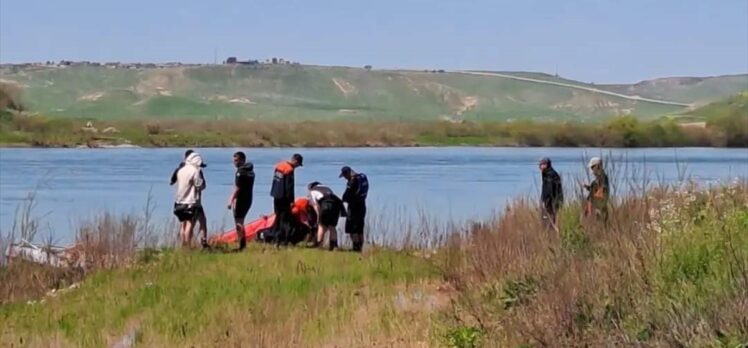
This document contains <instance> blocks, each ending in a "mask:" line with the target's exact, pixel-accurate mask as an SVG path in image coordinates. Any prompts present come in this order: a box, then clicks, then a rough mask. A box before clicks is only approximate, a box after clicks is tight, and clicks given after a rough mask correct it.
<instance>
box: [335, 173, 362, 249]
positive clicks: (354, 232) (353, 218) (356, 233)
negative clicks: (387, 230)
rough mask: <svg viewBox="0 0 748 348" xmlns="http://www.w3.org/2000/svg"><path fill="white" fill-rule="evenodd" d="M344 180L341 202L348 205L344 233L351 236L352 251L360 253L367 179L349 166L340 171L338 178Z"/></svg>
mask: <svg viewBox="0 0 748 348" xmlns="http://www.w3.org/2000/svg"><path fill="white" fill-rule="evenodd" d="M339 177H341V178H344V179H345V180H346V188H345V192H344V193H343V202H345V203H347V204H348V214H347V215H348V217H347V218H346V219H345V233H347V234H349V235H350V236H351V241H352V242H353V251H357V252H361V250H362V249H363V247H364V224H365V222H366V197H367V195H368V194H369V179H368V178H367V177H366V174H364V173H356V172H355V171H353V169H351V167H349V166H345V167H343V168H341V169H340V176H339Z"/></svg>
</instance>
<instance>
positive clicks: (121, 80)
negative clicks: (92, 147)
mask: <svg viewBox="0 0 748 348" xmlns="http://www.w3.org/2000/svg"><path fill="white" fill-rule="evenodd" d="M504 74H516V76H523V77H530V78H533V79H538V80H545V81H550V82H562V83H565V84H569V85H574V86H580V87H582V88H596V89H600V90H603V89H605V90H610V91H611V92H615V93H621V94H626V95H629V94H630V95H638V96H640V97H645V98H653V99H657V98H661V99H663V100H666V101H676V102H681V103H686V104H690V103H705V102H707V101H712V100H716V99H719V98H722V97H726V96H728V95H734V94H737V93H739V92H740V91H742V90H746V89H748V75H739V76H728V77H714V78H707V79H700V81H701V82H698V83H689V84H678V85H677V86H675V87H672V88H671V87H669V86H670V85H667V84H665V85H662V84H654V85H653V86H655V87H656V88H655V87H651V88H650V87H647V88H643V87H642V88H640V87H637V86H638V85H639V84H637V85H631V86H595V85H590V84H585V83H582V82H577V81H570V80H564V79H559V78H556V77H553V76H550V75H545V74H538V73H504ZM0 79H1V80H0V83H5V84H20V85H21V86H22V87H23V89H24V93H23V102H24V105H25V106H26V107H27V108H28V109H29V110H31V111H34V112H39V113H41V114H44V115H48V116H59V117H86V118H96V119H122V118H149V119H153V118H177V117H187V118H196V119H198V118H200V119H258V120H268V119H279V120H306V119H314V120H337V119H346V120H439V119H466V120H512V119H535V120H564V119H581V120H586V119H597V118H602V117H609V116H614V115H621V114H633V115H637V116H639V117H642V118H654V117H658V116H662V115H664V114H670V113H677V112H682V111H684V109H685V107H682V106H677V105H665V104H661V103H657V102H648V101H642V100H635V99H631V98H623V97H620V96H616V95H608V94H603V93H596V92H594V91H589V90H584V89H580V88H572V87H569V86H560V85H552V84H547V83H542V82H533V81H521V80H516V79H510V78H506V77H497V76H477V75H469V74H465V73H460V72H443V73H435V72H418V71H383V70H382V71H380V70H366V69H358V68H345V67H317V66H301V65H256V66H244V65H219V66H180V67H170V68H149V69H125V68H106V67H101V66H91V65H82V66H69V67H64V68H63V67H52V66H43V67H40V66H25V67H19V66H4V67H2V68H0ZM655 81H658V80H655ZM647 86H650V85H647ZM631 88H633V89H631ZM624 92H625V93H624ZM628 92H632V93H628ZM668 98H670V99H668Z"/></svg>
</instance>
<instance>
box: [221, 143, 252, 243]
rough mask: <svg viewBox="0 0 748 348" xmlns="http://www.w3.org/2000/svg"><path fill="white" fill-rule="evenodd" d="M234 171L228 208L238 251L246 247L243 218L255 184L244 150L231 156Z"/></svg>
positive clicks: (250, 164) (247, 211) (248, 206)
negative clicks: (237, 241)
mask: <svg viewBox="0 0 748 348" xmlns="http://www.w3.org/2000/svg"><path fill="white" fill-rule="evenodd" d="M233 162H234V166H235V167H236V173H235V174H234V189H233V190H232V191H231V195H229V202H228V204H227V205H228V208H229V209H230V210H231V211H232V212H233V214H234V226H235V227H236V235H237V237H238V240H239V251H241V250H244V248H246V247H247V238H246V237H245V236H244V218H245V217H246V216H247V213H249V209H250V208H251V207H252V191H253V190H254V185H255V173H254V165H253V164H252V162H247V156H246V155H245V154H244V152H241V151H238V152H236V153H234V156H233Z"/></svg>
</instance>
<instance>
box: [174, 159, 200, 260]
mask: <svg viewBox="0 0 748 348" xmlns="http://www.w3.org/2000/svg"><path fill="white" fill-rule="evenodd" d="M184 163H185V164H184V166H182V167H181V168H179V170H177V173H176V174H177V178H176V197H175V200H174V215H175V216H176V217H177V219H178V220H179V223H180V230H179V236H180V239H181V242H182V246H185V247H187V246H189V245H190V243H191V242H192V231H193V229H194V228H195V223H196V222H200V234H201V236H202V237H201V239H200V243H201V244H202V246H203V248H207V247H208V239H207V238H208V228H207V219H206V217H205V212H204V210H203V206H202V192H203V190H205V187H206V184H205V179H204V177H203V174H202V168H203V167H204V166H203V159H202V157H201V156H200V154H198V153H197V152H194V151H193V152H190V153H189V155H187V158H186V159H185V161H184Z"/></svg>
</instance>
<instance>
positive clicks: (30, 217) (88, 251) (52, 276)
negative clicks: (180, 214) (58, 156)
mask: <svg viewBox="0 0 748 348" xmlns="http://www.w3.org/2000/svg"><path fill="white" fill-rule="evenodd" d="M36 207H37V201H36V196H35V194H34V193H32V194H30V195H29V196H28V197H27V198H26V199H25V200H23V201H22V202H21V203H20V204H19V206H18V208H17V210H16V214H15V218H14V221H13V224H12V226H11V229H10V230H9V231H7V232H2V231H0V248H1V249H0V250H1V252H2V257H0V304H2V303H10V302H16V301H21V300H27V299H37V298H40V297H42V296H43V295H44V294H45V293H47V292H49V291H56V290H60V289H63V288H65V287H69V286H71V285H73V284H75V283H77V282H79V281H81V280H82V279H83V278H85V276H86V275H88V274H90V273H93V272H96V271H99V270H105V269H113V268H116V267H120V266H125V265H129V264H131V263H133V262H134V261H136V260H137V259H138V258H139V257H142V256H143V255H144V253H145V254H148V252H149V250H151V249H153V248H157V247H159V246H165V245H168V242H169V241H170V240H169V239H168V238H167V237H166V236H167V234H166V233H165V231H166V229H165V228H161V227H160V226H159V225H157V224H156V223H155V222H154V221H153V212H154V209H155V206H154V205H153V200H152V197H151V195H150V193H149V196H148V200H147V202H146V204H145V208H144V209H143V211H142V214H123V215H115V214H111V213H108V212H103V213H101V214H99V215H97V216H95V217H94V218H92V219H90V220H87V221H83V222H82V223H81V224H80V226H79V228H78V231H77V234H76V237H75V242H74V243H73V244H72V246H70V247H67V248H63V247H59V246H56V245H55V244H56V243H55V239H54V238H53V237H52V235H51V233H50V235H49V236H48V237H46V238H40V236H41V232H42V226H43V223H44V215H39V214H37V212H36ZM26 242H30V243H34V244H35V245H37V246H40V247H41V249H42V250H43V252H44V253H46V258H45V259H46V261H45V260H40V261H41V262H32V261H28V260H25V259H23V258H21V257H15V258H13V259H10V258H8V257H7V256H8V255H9V247H11V246H12V245H18V244H24V243H26ZM55 259H59V260H61V264H57V263H56V262H53V261H54V260H55Z"/></svg>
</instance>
